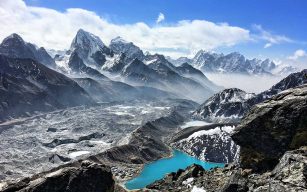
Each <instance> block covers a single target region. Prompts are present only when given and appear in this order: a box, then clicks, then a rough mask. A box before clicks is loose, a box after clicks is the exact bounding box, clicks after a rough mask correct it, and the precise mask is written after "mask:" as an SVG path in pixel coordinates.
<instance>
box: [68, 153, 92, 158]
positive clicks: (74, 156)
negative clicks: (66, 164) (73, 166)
mask: <svg viewBox="0 0 307 192" xmlns="http://www.w3.org/2000/svg"><path fill="white" fill-rule="evenodd" d="M89 153H90V152H89V151H75V152H72V153H69V155H68V156H69V157H70V158H76V157H79V156H81V155H86V154H89Z"/></svg>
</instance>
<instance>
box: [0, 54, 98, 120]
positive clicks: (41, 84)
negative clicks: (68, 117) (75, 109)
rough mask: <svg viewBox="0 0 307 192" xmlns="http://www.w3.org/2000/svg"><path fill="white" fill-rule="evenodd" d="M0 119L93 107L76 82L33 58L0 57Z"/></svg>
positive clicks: (88, 97)
mask: <svg viewBox="0 0 307 192" xmlns="http://www.w3.org/2000/svg"><path fill="white" fill-rule="evenodd" d="M0 66H1V67H0V77H1V78H0V94H1V98H0V120H4V119H6V118H8V117H18V116H22V115H26V114H27V113H33V112H34V111H50V110H54V109H58V108H63V107H71V106H78V105H88V104H93V103H94V101H93V100H92V98H91V97H90V96H89V95H88V94H87V93H86V92H85V91H84V89H82V88H81V87H80V86H79V85H78V84H77V83H76V82H74V81H73V80H71V79H69V78H68V77H66V76H65V75H63V74H60V73H58V72H56V71H53V70H51V69H49V68H47V67H45V66H44V65H42V64H40V63H37V62H35V61H33V60H31V59H14V58H8V57H6V56H0Z"/></svg>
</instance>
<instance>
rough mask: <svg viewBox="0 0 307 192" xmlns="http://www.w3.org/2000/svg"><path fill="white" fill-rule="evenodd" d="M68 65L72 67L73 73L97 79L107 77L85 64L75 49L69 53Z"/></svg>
mask: <svg viewBox="0 0 307 192" xmlns="http://www.w3.org/2000/svg"><path fill="white" fill-rule="evenodd" d="M68 66H69V67H70V69H72V71H73V73H76V74H86V75H87V76H90V77H94V78H98V79H107V77H106V76H104V75H103V74H101V73H100V72H99V71H98V70H96V69H94V68H92V67H88V66H86V65H85V64H84V62H83V60H82V59H81V57H80V56H79V54H78V52H77V51H73V52H72V53H71V55H70V58H69V62H68Z"/></svg>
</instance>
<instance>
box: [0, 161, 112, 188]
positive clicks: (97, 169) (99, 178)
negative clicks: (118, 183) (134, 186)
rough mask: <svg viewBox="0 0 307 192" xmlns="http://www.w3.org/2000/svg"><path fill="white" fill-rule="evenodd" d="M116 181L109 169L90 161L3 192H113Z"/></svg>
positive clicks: (53, 172) (39, 176)
mask: <svg viewBox="0 0 307 192" xmlns="http://www.w3.org/2000/svg"><path fill="white" fill-rule="evenodd" d="M114 189H115V181H114V180H113V178H112V173H111V170H110V168H109V167H107V166H105V165H102V164H96V163H93V162H90V161H83V162H81V165H78V166H74V165H66V166H64V167H63V168H58V169H55V170H53V171H50V172H48V173H43V174H39V175H35V176H33V177H32V178H25V179H23V180H21V181H20V182H18V183H16V184H9V185H8V186H7V187H5V188H4V189H2V190H1V191H3V192H15V191H16V192H26V191H33V192H34V191H35V192H79V191H87V192H111V191H115V190H114Z"/></svg>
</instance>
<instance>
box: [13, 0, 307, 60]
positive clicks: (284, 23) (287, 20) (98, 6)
mask: <svg viewBox="0 0 307 192" xmlns="http://www.w3.org/2000/svg"><path fill="white" fill-rule="evenodd" d="M13 1H15V0H13ZM16 1H17V0H16ZM25 3H26V5H27V6H29V7H44V8H48V9H52V10H56V11H58V12H66V10H67V9H69V8H81V9H84V10H88V11H92V12H94V13H95V14H97V15H98V16H99V17H102V18H103V19H104V20H106V21H107V22H108V23H110V24H114V25H127V24H131V25H134V24H136V23H138V22H142V23H145V24H146V25H148V26H149V27H153V28H154V27H157V23H156V20H157V17H158V15H159V13H162V14H163V15H164V20H163V21H161V22H159V25H160V26H164V27H167V26H172V25H178V22H180V21H182V20H190V21H193V20H204V21H208V22H212V23H214V24H216V25H220V23H227V24H228V25H229V26H234V27H239V28H242V29H244V30H248V32H249V37H248V38H250V39H252V40H248V41H246V39H243V40H238V39H232V40H231V42H226V43H225V42H222V43H220V44H216V43H215V42H214V43H212V44H214V45H212V46H209V48H208V47H206V41H204V42H203V43H204V49H209V50H212V51H217V52H226V53H228V52H232V51H239V52H241V53H243V54H245V55H247V56H249V57H270V58H273V59H275V58H280V59H281V58H286V57H289V56H290V55H292V54H294V52H295V51H296V50H303V51H306V50H307V43H306V42H307V32H306V31H307V11H306V10H307V1H305V0H248V1H247V0H219V1H216V0H193V1H192V0H86V1H85V0H25ZM214 32H216V31H214ZM24 33H25V36H27V34H26V32H24ZM191 33H200V32H199V31H191ZM206 34H208V33H206ZM98 35H99V34H98ZM226 35H227V33H226ZM104 36H105V37H106V35H104ZM124 36H125V35H124ZM125 37H126V36H125ZM127 37H128V38H129V36H128V35H127ZM232 38H234V37H232ZM235 38H237V37H235ZM29 39H31V38H29ZM102 39H103V37H102ZM106 39H108V38H106ZM131 39H133V38H131ZM103 40H104V39H103ZM108 40H109V39H108ZM129 40H130V39H129ZM225 41H227V40H225ZM140 42H141V41H140ZM191 43H192V44H193V42H190V44H191ZM195 43H196V42H195ZM144 47H146V46H144ZM148 47H149V46H148ZM191 47H193V46H192V45H191ZM194 47H195V49H197V48H200V47H201V46H194ZM264 47H266V48H264ZM170 48H171V47H170ZM148 49H150V48H148ZM162 49H166V47H165V46H160V48H157V49H156V50H157V51H159V50H162ZM174 49H177V50H181V49H182V50H183V49H185V47H180V46H177V47H176V46H175V48H174ZM150 50H153V49H150Z"/></svg>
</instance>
